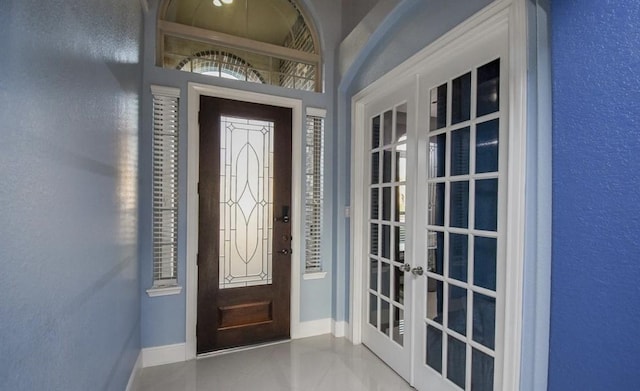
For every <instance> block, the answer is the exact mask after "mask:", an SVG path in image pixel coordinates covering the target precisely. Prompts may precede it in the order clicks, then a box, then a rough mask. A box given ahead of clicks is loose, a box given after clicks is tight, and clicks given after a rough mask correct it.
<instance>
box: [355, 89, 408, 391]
mask: <svg viewBox="0 0 640 391" xmlns="http://www.w3.org/2000/svg"><path fill="white" fill-rule="evenodd" d="M414 97H415V86H414V85H407V86H403V88H400V89H398V90H396V92H395V93H390V94H388V95H386V96H384V97H382V98H380V99H379V100H377V101H375V102H372V103H371V104H368V105H367V106H366V116H365V118H367V120H368V124H367V130H368V132H367V133H368V135H369V137H368V139H369V140H370V145H369V146H368V147H367V149H368V151H369V159H370V160H369V161H370V164H369V170H368V172H369V175H368V179H367V183H368V184H367V185H366V188H367V193H368V197H367V198H368V199H367V202H368V205H369V208H368V209H369V216H368V224H367V225H366V226H367V227H368V242H369V246H368V248H369V254H368V259H367V260H366V262H365V264H366V267H364V268H363V270H364V272H365V276H364V281H366V283H365V284H364V290H365V291H364V296H363V297H364V298H365V303H364V304H365V305H364V306H363V311H364V314H363V315H364V316H363V319H364V320H365V322H363V326H362V327H363V329H362V342H363V343H364V344H365V345H366V346H367V347H368V348H369V349H371V350H372V351H373V352H374V353H375V354H376V355H378V356H379V357H380V358H382V359H383V360H384V361H385V362H386V363H387V364H388V365H389V366H390V367H391V368H393V369H394V370H395V371H396V372H397V373H399V374H400V375H401V376H402V377H404V378H405V380H407V381H408V382H410V381H411V343H412V333H411V328H412V324H411V305H412V303H411V299H412V298H411V292H412V291H411V289H412V280H413V278H411V272H410V271H411V266H410V264H409V263H408V262H409V261H408V260H409V259H411V258H412V254H411V251H410V246H409V245H408V242H409V241H410V237H409V236H408V235H407V229H406V227H407V226H408V225H410V224H411V223H412V221H413V220H412V209H411V208H410V207H409V205H411V203H412V200H411V196H410V194H411V192H412V187H411V184H409V183H407V177H408V175H411V173H412V171H413V168H411V167H409V166H408V164H407V157H408V154H409V155H410V154H412V153H414V150H413V149H414V148H415V147H414V146H415V142H414V140H413V139H412V138H411V137H412V136H410V134H409V133H408V132H407V130H408V129H413V128H415V119H414V118H415V111H414V110H415V103H414V102H415V98H414Z"/></svg>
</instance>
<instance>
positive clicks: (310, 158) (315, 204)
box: [305, 109, 325, 273]
mask: <svg viewBox="0 0 640 391" xmlns="http://www.w3.org/2000/svg"><path fill="white" fill-rule="evenodd" d="M324 117H325V111H324V110H319V109H307V132H306V138H305V139H306V156H307V158H306V164H305V174H306V192H305V273H314V272H321V271H322V256H321V252H322V251H321V247H322V212H323V208H322V202H323V187H324V186H323V184H324V183H323V181H324V178H323V170H324V157H323V154H324Z"/></svg>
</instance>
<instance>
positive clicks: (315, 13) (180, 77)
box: [139, 0, 341, 347]
mask: <svg viewBox="0 0 640 391" xmlns="http://www.w3.org/2000/svg"><path fill="white" fill-rule="evenodd" d="M300 2H301V3H302V4H304V5H305V6H306V10H307V11H308V13H309V15H310V16H311V17H312V18H313V20H314V22H315V24H316V27H317V28H318V30H319V36H320V40H321V42H322V49H323V59H324V70H323V72H324V81H325V92H324V93H322V94H321V93H315V92H308V91H298V90H292V89H286V88H280V87H275V86H269V85H262V84H256V83H245V82H238V81H233V80H228V79H220V78H216V77H212V76H206V75H199V74H194V73H189V72H183V71H178V70H173V69H164V68H160V67H157V66H156V65H155V45H156V19H157V12H158V6H159V4H160V0H152V1H150V5H151V10H150V12H149V13H148V14H147V15H146V16H145V27H144V29H145V31H144V42H145V45H144V79H143V90H142V102H143V105H142V109H141V113H142V121H141V123H142V128H141V132H140V145H141V149H140V178H141V180H140V194H141V199H140V250H139V251H140V252H139V254H140V297H141V316H142V319H141V321H142V346H143V347H151V346H162V345H169V344H176V343H182V342H185V334H186V324H185V312H186V289H187V287H186V279H185V276H186V245H187V242H186V233H187V220H186V212H187V202H186V200H187V192H186V186H187V126H188V122H187V108H188V99H187V86H188V83H189V82H196V83H201V84H209V85H215V86H220V87H226V88H234V89H238V90H245V91H250V92H258V93H264V94H271V95H277V96H284V97H288V98H294V99H299V100H301V101H302V104H303V107H306V106H311V107H317V108H325V109H327V119H326V123H327V124H328V126H326V128H325V144H326V146H327V148H326V154H325V175H326V178H325V194H327V197H326V200H325V202H324V208H325V211H324V212H325V214H324V227H323V232H324V234H323V237H324V238H326V240H324V242H323V244H322V246H323V247H322V254H323V269H324V271H327V272H328V276H327V278H324V279H322V280H303V281H301V302H302V305H301V307H300V320H301V321H303V322H304V321H311V320H317V319H326V318H329V317H330V316H331V306H332V301H331V298H332V296H331V290H332V278H331V277H330V276H332V269H333V268H334V258H333V257H332V255H333V254H332V251H331V249H332V248H333V246H334V244H333V239H332V233H333V232H334V231H335V228H334V221H333V216H334V213H335V210H336V208H337V206H336V205H335V203H334V200H333V199H332V198H331V197H330V196H329V195H331V194H332V193H333V175H334V169H335V165H334V161H335V151H334V150H333V149H332V148H331V146H332V145H333V144H334V140H335V137H336V134H337V129H336V127H335V126H333V124H335V86H336V84H337V82H336V77H337V76H336V75H335V74H334V69H335V61H336V59H335V52H336V47H337V45H338V42H339V39H340V32H341V31H340V30H341V17H340V14H339V12H338V10H339V9H340V7H339V1H338V0H331V1H325V0H300ZM152 84H157V85H162V86H169V87H176V88H179V89H180V90H181V93H182V95H181V102H180V113H179V114H180V129H181V134H180V137H179V144H180V147H179V148H180V150H179V152H180V163H179V164H180V171H179V181H180V194H179V199H180V203H179V209H178V214H179V231H178V236H179V238H178V283H179V284H180V285H181V286H182V287H183V288H184V289H183V290H182V293H181V294H180V295H174V296H163V297H148V295H147V293H146V292H145V291H146V289H148V288H150V287H151V285H152V283H153V281H152V265H153V260H152V259H153V253H152V232H151V223H152V207H153V206H152V200H151V186H152V183H151V172H152V165H151V163H152V155H151V152H152V151H151V139H152V134H151V126H152V125H151V116H152V113H151V105H152V103H151V92H150V86H151V85H152ZM300 180H301V181H302V180H303V178H300ZM293 237H294V240H297V241H298V242H297V244H298V248H304V247H303V245H304V240H303V239H304V232H299V233H294V234H293ZM303 263H304V260H302V264H303Z"/></svg>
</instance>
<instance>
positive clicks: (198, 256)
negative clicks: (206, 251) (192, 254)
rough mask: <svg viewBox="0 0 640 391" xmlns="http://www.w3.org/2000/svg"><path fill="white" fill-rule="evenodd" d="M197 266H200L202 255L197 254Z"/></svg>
mask: <svg viewBox="0 0 640 391" xmlns="http://www.w3.org/2000/svg"><path fill="white" fill-rule="evenodd" d="M196 265H197V266H200V253H197V254H196Z"/></svg>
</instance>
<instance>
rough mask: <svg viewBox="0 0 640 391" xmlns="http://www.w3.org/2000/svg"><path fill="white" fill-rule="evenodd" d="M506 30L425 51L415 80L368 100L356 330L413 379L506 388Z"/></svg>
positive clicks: (425, 386)
mask: <svg viewBox="0 0 640 391" xmlns="http://www.w3.org/2000/svg"><path fill="white" fill-rule="evenodd" d="M503 38H504V37H503V36H502V35H500V34H495V36H494V37H492V39H486V40H485V41H483V42H484V44H482V45H474V46H473V47H471V46H469V47H467V48H466V49H465V50H459V51H457V52H455V53H456V54H447V55H446V56H445V57H444V58H440V59H438V60H437V61H432V62H431V63H430V65H428V66H426V67H425V69H424V72H422V73H420V74H419V75H418V77H417V78H416V80H413V82H412V84H411V85H409V86H405V87H403V88H400V89H399V90H397V92H393V91H392V92H390V93H383V94H381V95H380V97H379V98H377V99H375V100H373V101H371V102H370V103H369V104H367V106H366V110H365V120H366V121H368V124H367V127H366V128H367V133H368V136H369V139H370V140H371V145H370V146H368V152H369V159H370V164H369V169H368V170H369V172H370V180H369V181H368V182H369V185H368V189H367V194H368V202H369V208H368V209H369V213H368V218H367V223H368V224H367V225H366V226H367V227H368V238H367V240H368V244H369V246H368V248H369V254H368V259H367V262H366V266H365V268H364V269H365V273H366V275H367V278H366V280H365V281H366V282H365V284H364V285H365V289H364V294H365V296H364V301H365V303H363V304H365V305H364V307H365V309H364V311H365V317H364V322H363V330H362V331H363V333H362V338H363V343H364V344H365V345H367V346H368V347H369V348H370V349H371V350H373V351H374V352H375V353H376V354H377V355H379V356H380V357H381V358H382V359H383V360H384V361H386V362H387V363H388V364H389V365H390V366H391V367H392V368H393V369H394V370H396V371H397V372H398V373H399V374H400V375H401V376H403V377H404V378H405V379H406V380H407V381H408V382H410V383H411V384H412V385H413V386H414V387H416V388H417V389H418V390H429V391H431V390H433V391H454V390H470V391H500V390H502V384H501V374H502V368H503V365H504V363H503V354H502V352H503V349H504V342H503V336H504V334H505V333H504V331H505V319H504V308H505V294H506V292H505V278H506V275H505V262H506V259H505V248H506V247H505V246H506V238H507V232H506V231H505V228H506V221H507V220H506V219H507V215H506V214H507V205H506V199H507V197H506V193H507V183H506V180H507V170H508V167H507V151H508V148H507V146H508V142H509V137H508V136H509V129H508V126H507V125H508V112H507V109H508V105H507V102H508V100H507V94H508V88H507V87H508V86H507V80H508V73H507V72H508V66H507V64H508V61H507V56H506V47H507V42H506V39H503ZM452 53H453V51H452ZM405 117H406V120H405V119H404V118H405ZM399 118H402V120H401V121H400V122H399V120H398V119H399ZM400 124H406V128H403V127H402V126H401V125H400ZM399 129H400V130H399ZM398 292H400V293H398ZM398 295H400V296H398ZM399 297H400V298H401V300H400V301H399V300H398V298H399ZM400 336H401V337H400ZM396 337H398V338H396Z"/></svg>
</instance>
